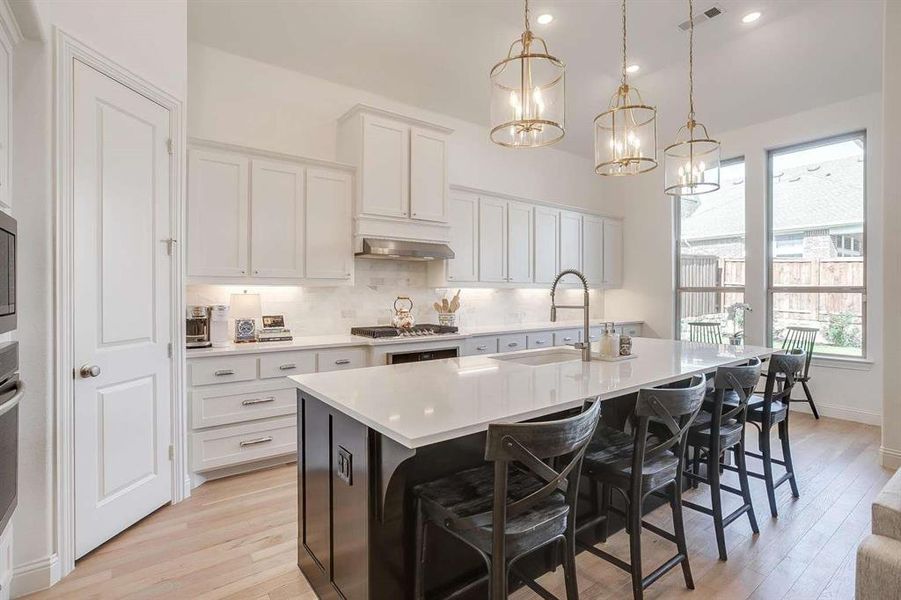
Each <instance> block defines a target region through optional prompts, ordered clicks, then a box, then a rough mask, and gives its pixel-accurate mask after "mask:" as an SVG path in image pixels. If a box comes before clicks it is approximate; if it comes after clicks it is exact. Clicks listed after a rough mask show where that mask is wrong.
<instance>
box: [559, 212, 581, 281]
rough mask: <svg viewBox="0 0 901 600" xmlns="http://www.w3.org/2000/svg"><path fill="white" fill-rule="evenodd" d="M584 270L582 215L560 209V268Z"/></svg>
mask: <svg viewBox="0 0 901 600" xmlns="http://www.w3.org/2000/svg"><path fill="white" fill-rule="evenodd" d="M566 269H576V270H577V271H581V270H582V215H581V214H579V213H577V212H572V211H569V210H564V211H560V270H561V271H563V270H566Z"/></svg>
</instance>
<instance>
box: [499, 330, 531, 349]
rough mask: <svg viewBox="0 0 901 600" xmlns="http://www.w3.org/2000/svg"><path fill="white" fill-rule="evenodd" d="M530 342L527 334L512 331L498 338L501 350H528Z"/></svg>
mask: <svg viewBox="0 0 901 600" xmlns="http://www.w3.org/2000/svg"><path fill="white" fill-rule="evenodd" d="M527 344H528V342H527V341H526V334H524V333H511V334H508V335H501V336H498V338H497V347H498V351H499V352H516V351H517V350H526V349H527Z"/></svg>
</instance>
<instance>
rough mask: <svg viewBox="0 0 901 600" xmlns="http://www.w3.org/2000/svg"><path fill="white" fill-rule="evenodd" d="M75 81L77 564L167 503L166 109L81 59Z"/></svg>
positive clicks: (169, 495) (169, 488)
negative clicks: (86, 554)
mask: <svg viewBox="0 0 901 600" xmlns="http://www.w3.org/2000/svg"><path fill="white" fill-rule="evenodd" d="M73 81H74V86H73V87H74V98H73V102H74V106H73V112H72V117H73V120H74V140H73V142H74V143H73V146H72V147H73V148H74V155H73V157H72V160H73V166H74V169H73V179H74V194H75V195H74V201H75V210H74V235H73V240H72V242H73V247H74V257H73V258H74V272H73V291H74V298H73V306H74V352H75V354H74V358H75V372H74V373H73V376H74V377H75V386H74V387H75V397H74V399H73V401H74V411H73V412H74V415H75V440H74V441H75V463H74V464H75V477H74V481H75V550H76V552H75V554H76V557H80V556H83V555H84V554H85V553H87V552H89V551H90V550H92V549H94V548H96V547H97V546H99V545H100V544H102V543H103V542H105V541H106V540H108V539H109V538H111V537H112V536H114V535H116V534H117V533H119V532H120V531H122V530H124V529H126V528H127V527H129V526H130V525H132V524H133V523H135V522H136V521H138V520H139V519H141V518H143V517H144V516H146V515H148V514H149V513H151V512H153V511H154V510H156V509H157V508H159V507H160V506H162V505H164V504H166V503H168V502H169V501H170V500H171V498H172V476H171V473H172V463H171V462H170V461H169V444H170V438H171V431H170V428H171V422H170V418H169V414H170V396H171V387H170V380H171V376H172V373H171V368H172V365H171V360H170V359H169V357H168V345H169V342H171V341H172V340H171V320H172V314H171V310H170V287H171V282H170V271H171V268H172V267H171V264H170V262H171V259H170V257H169V256H168V251H167V243H166V240H167V238H170V237H171V233H170V220H169V216H170V215H169V210H170V209H169V201H170V194H171V192H170V189H171V188H170V168H171V166H170V158H171V157H170V156H169V152H168V140H169V119H170V115H169V111H168V110H166V109H165V108H163V107H162V106H160V105H158V104H156V103H155V102H152V101H151V100H148V99H147V98H145V97H144V96H142V95H140V94H138V93H137V92H135V91H133V90H131V89H130V88H128V87H125V86H123V85H121V84H119V83H117V82H116V81H114V80H112V79H110V78H108V77H107V76H105V75H103V74H101V73H99V72H97V71H95V70H94V69H92V68H91V67H88V66H86V65H84V64H82V63H80V62H79V61H77V60H76V61H74V72H73ZM91 369H93V370H94V372H93V373H91Z"/></svg>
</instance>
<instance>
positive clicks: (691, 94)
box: [688, 0, 695, 126]
mask: <svg viewBox="0 0 901 600" xmlns="http://www.w3.org/2000/svg"><path fill="white" fill-rule="evenodd" d="M694 65H695V12H694V4H693V3H692V0H688V122H689V124H691V125H692V126H693V125H694V122H695V73H694Z"/></svg>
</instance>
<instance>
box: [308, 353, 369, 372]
mask: <svg viewBox="0 0 901 600" xmlns="http://www.w3.org/2000/svg"><path fill="white" fill-rule="evenodd" d="M318 364H319V368H318V369H317V371H319V372H320V373H321V372H323V371H341V370H343V369H359V368H360V367H365V366H366V352H365V351H364V350H363V349H362V348H338V349H336V350H322V351H320V352H319V363H318Z"/></svg>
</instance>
